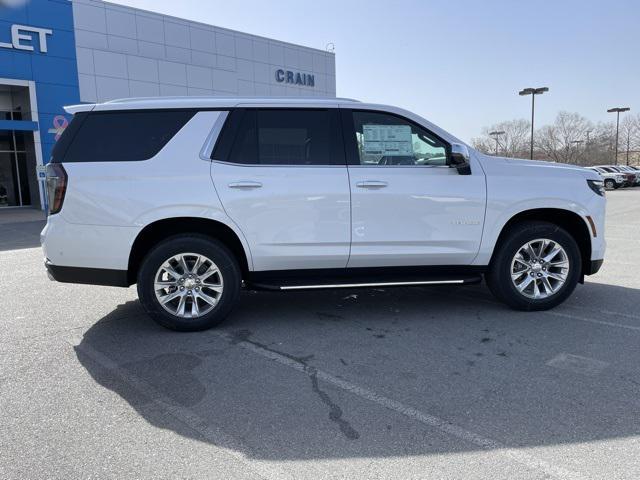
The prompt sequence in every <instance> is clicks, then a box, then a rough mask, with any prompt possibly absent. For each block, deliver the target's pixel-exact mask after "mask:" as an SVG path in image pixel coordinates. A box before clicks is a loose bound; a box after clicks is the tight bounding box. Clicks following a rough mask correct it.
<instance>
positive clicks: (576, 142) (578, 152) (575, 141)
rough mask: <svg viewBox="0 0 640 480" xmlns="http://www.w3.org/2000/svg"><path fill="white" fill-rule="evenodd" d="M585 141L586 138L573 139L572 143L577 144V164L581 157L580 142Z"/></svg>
mask: <svg viewBox="0 0 640 480" xmlns="http://www.w3.org/2000/svg"><path fill="white" fill-rule="evenodd" d="M583 142H584V140H571V143H573V144H574V145H575V146H576V164H577V163H578V160H579V157H580V144H581V143H583Z"/></svg>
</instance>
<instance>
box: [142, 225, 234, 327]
mask: <svg viewBox="0 0 640 480" xmlns="http://www.w3.org/2000/svg"><path fill="white" fill-rule="evenodd" d="M180 253H196V254H200V255H204V256H206V257H208V258H209V259H211V260H212V261H213V262H214V263H215V264H216V266H217V267H218V269H219V271H220V276H221V277H222V280H223V283H224V288H223V289H222V293H221V294H220V297H219V298H218V301H217V302H216V304H215V306H214V307H213V309H212V310H211V311H210V312H208V313H206V314H204V315H202V316H200V317H196V318H183V317H180V316H177V315H173V314H171V313H170V312H168V311H167V310H165V309H164V308H163V307H162V305H161V304H160V302H159V301H158V299H157V298H156V294H155V291H154V281H155V275H156V273H157V272H158V269H159V268H160V266H161V265H162V264H163V263H164V262H166V261H167V260H168V259H169V258H171V257H173V256H174V255H178V254H180ZM241 283H242V274H241V271H240V267H239V266H238V262H237V260H236V258H235V257H234V255H233V254H232V253H231V252H230V251H229V249H228V248H227V247H226V246H225V245H223V244H222V243H221V242H219V241H217V240H215V239H213V238H210V237H207V236H204V235H198V234H184V235H176V236H173V237H169V238H167V239H166V240H164V241H162V242H160V243H159V244H157V245H156V246H155V247H154V248H153V249H152V250H151V251H149V253H148V254H147V255H146V256H145V257H144V259H143V260H142V264H141V266H140V269H139V271H138V297H139V298H140V302H141V303H142V306H143V307H144V309H145V310H146V312H147V313H148V314H149V316H150V317H151V318H152V319H153V320H154V321H156V322H157V323H158V324H160V325H162V326H163V327H166V328H169V329H171V330H177V331H181V332H193V331H198V330H206V329H209V328H212V327H215V326H216V325H218V324H219V323H221V322H222V321H223V320H224V319H225V318H226V317H227V316H228V315H229V313H230V312H231V310H232V309H233V307H234V306H235V304H236V303H237V301H238V296H239V295H240V288H241ZM203 292H204V289H203Z"/></svg>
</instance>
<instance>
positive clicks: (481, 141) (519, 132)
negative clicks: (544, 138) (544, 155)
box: [471, 119, 531, 158]
mask: <svg viewBox="0 0 640 480" xmlns="http://www.w3.org/2000/svg"><path fill="white" fill-rule="evenodd" d="M530 128H531V124H530V123H529V122H528V121H527V120H523V119H518V120H508V121H506V122H500V123H496V124H495V125H491V126H490V127H485V128H483V129H482V136H481V137H477V138H474V139H472V140H471V144H472V145H473V147H474V148H476V149H478V150H480V151H481V152H484V153H487V154H489V155H495V153H496V139H495V138H494V137H492V136H491V135H489V132H494V131H502V132H504V133H503V134H501V135H498V136H497V142H498V145H497V147H498V148H497V150H498V155H504V156H505V157H522V158H524V157H526V155H527V151H528V150H527V148H528V145H529V135H530V133H529V131H530Z"/></svg>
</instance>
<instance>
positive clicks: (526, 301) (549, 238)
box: [485, 222, 582, 310]
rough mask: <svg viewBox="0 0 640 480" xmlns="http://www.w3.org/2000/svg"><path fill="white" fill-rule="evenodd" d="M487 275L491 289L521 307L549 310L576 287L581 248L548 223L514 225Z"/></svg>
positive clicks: (510, 302)
mask: <svg viewBox="0 0 640 480" xmlns="http://www.w3.org/2000/svg"><path fill="white" fill-rule="evenodd" d="M497 249H498V250H497V251H496V253H495V255H494V258H493V259H492V261H491V265H490V266H489V270H488V272H487V274H486V275H485V278H486V281H487V284H488V286H489V289H490V290H491V292H492V293H493V294H494V295H495V296H496V297H497V298H498V299H500V300H502V301H503V302H505V303H506V304H507V305H509V306H510V307H512V308H515V309H517V310H547V309H549V308H553V307H555V306H556V305H558V304H560V303H562V302H563V301H564V300H566V299H567V297H569V295H571V293H572V292H573V290H574V289H575V287H576V285H577V283H578V280H579V278H580V272H581V268H582V265H581V257H580V249H579V247H578V244H577V243H576V241H575V239H574V238H573V237H572V236H571V235H570V234H569V233H568V232H567V231H566V230H564V229H563V228H561V227H559V226H557V225H554V224H552V223H547V222H525V223H521V224H518V225H516V226H514V227H512V228H511V229H510V230H509V231H508V232H507V236H506V238H505V239H504V240H503V241H502V242H501V244H500V245H499V246H498V247H497Z"/></svg>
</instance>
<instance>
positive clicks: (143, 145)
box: [53, 110, 195, 162]
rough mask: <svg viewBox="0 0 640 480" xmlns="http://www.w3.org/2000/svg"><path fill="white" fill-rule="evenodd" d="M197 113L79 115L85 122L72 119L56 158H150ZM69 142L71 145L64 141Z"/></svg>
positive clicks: (169, 111)
mask: <svg viewBox="0 0 640 480" xmlns="http://www.w3.org/2000/svg"><path fill="white" fill-rule="evenodd" d="M193 115H195V112H194V111H180V110H165V111H146V112H96V113H90V114H88V115H86V116H85V117H84V118H82V119H78V120H81V122H76V119H74V120H73V122H71V124H70V126H69V127H68V128H67V131H65V132H64V134H63V135H62V137H61V138H60V141H61V142H62V143H63V144H61V145H60V146H59V147H58V146H56V149H54V152H53V161H57V162H126V161H135V160H148V159H149V158H151V157H153V156H154V155H156V154H157V153H158V152H159V151H160V150H161V149H162V147H164V146H165V145H166V144H167V142H168V141H169V140H171V138H172V137H173V136H174V135H175V134H176V133H177V132H178V130H180V129H181V128H182V127H183V126H184V124H185V123H186V122H187V121H189V120H190V119H191V117H193ZM75 125H77V126H75ZM69 130H71V131H69ZM65 143H66V144H68V145H64V144H65ZM65 147H66V148H65ZM63 149H64V150H66V151H63Z"/></svg>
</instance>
